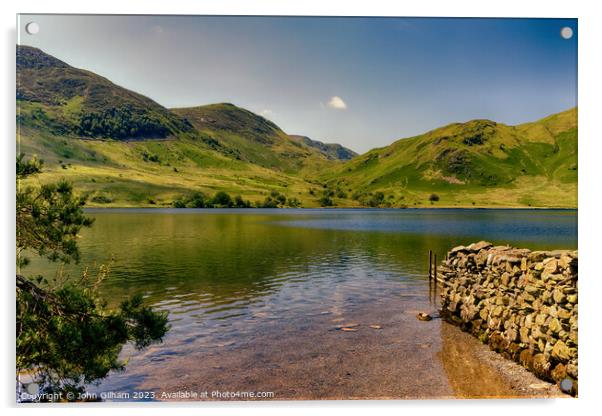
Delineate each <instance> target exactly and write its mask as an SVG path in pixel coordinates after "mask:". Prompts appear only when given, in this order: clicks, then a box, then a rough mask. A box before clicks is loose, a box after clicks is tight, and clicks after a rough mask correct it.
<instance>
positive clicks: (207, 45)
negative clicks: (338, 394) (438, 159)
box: [19, 15, 577, 152]
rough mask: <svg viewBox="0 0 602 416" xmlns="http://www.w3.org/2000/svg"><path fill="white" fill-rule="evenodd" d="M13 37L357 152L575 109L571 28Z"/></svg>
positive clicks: (397, 22)
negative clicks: (450, 127)
mask: <svg viewBox="0 0 602 416" xmlns="http://www.w3.org/2000/svg"><path fill="white" fill-rule="evenodd" d="M30 21H35V22H36V23H38V24H39V26H40V31H39V33H38V34H36V35H34V36H32V35H28V34H27V33H26V32H25V31H24V27H25V25H26V24H27V23H28V22H30ZM19 25H20V28H19V42H20V43H21V44H27V45H32V46H36V47H39V48H41V49H43V50H44V51H46V52H48V53H50V54H52V55H54V56H56V57H57V58H59V59H62V60H64V61H66V62H67V63H69V64H71V65H73V66H76V67H79V68H85V69H89V70H91V71H94V72H96V73H98V74H100V75H102V76H105V77H107V78H109V79H110V80H112V81H113V82H115V83H117V84H119V85H121V86H123V87H126V88H129V89H131V90H134V91H137V92H140V93H142V94H144V95H147V96H149V97H150V98H152V99H154V100H155V101H157V102H159V103H160V104H162V105H164V106H166V107H184V106H194V105H202V104H209V103H216V102H232V103H234V104H236V105H239V106H242V107H245V108H247V109H249V110H251V111H254V112H256V113H259V114H262V115H264V116H265V117H267V118H269V119H271V120H273V121H274V122H275V123H277V124H278V125H279V126H280V127H281V128H283V129H284V130H285V131H286V132H288V133H291V134H303V135H307V136H309V137H311V138H314V139H317V140H322V141H326V142H338V143H341V144H343V145H346V146H348V147H350V148H352V149H354V150H356V151H358V152H364V151H366V150H369V149H371V148H374V147H380V146H385V145H387V144H390V143H391V142H393V141H395V140H397V139H399V138H403V137H410V136H412V135H416V134H420V133H423V132H425V131H428V130H430V129H433V128H436V127H440V126H442V125H445V124H448V123H451V122H461V121H467V120H470V119H474V118H489V119H492V120H495V121H498V122H503V123H507V124H518V123H523V122H527V121H533V120H536V119H539V118H542V117H545V116H547V115H549V114H552V113H556V112H559V111H563V110H566V109H568V108H571V107H573V106H575V105H577V20H576V19H443V18H317V17H316V18H314V17H312V18H303V17H203V16H76V15H72V16H60V15H43V16H36V15H23V16H21V19H20V22H19ZM563 27H570V28H572V29H573V32H574V36H573V37H572V38H570V39H564V38H563V37H562V36H561V35H560V31H561V29H562V28H563Z"/></svg>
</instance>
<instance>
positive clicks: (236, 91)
mask: <svg viewBox="0 0 602 416" xmlns="http://www.w3.org/2000/svg"><path fill="white" fill-rule="evenodd" d="M18 24H19V40H18V45H17V50H16V53H17V86H16V96H17V123H18V136H17V141H18V152H19V155H18V157H17V180H18V187H17V211H16V212H17V218H16V221H17V238H16V244H17V253H18V259H17V260H18V264H19V267H18V273H17V274H18V276H17V306H18V307H17V316H16V319H17V344H16V354H17V369H16V370H17V378H18V382H17V392H16V394H17V400H18V401H20V402H30V401H84V400H94V401H96V400H98V401H106V402H109V401H182V400H186V401H208V400H221V401H230V400H263V401H271V400H299V399H301V400H321V399H324V400H326V399H433V398H476V397H479V398H485V397H490V398H509V397H534V398H542V397H570V396H575V395H577V383H578V371H577V365H578V361H577V330H578V328H577V315H578V307H577V304H578V298H577V264H578V254H577V166H578V164H577V100H576V85H577V72H576V70H577V60H576V59H577V58H576V57H577V36H578V26H577V21H576V19H457V18H403V17H399V18H377V17H357V18H347V17H228V16H100V15H29V14H28V15H20V16H19V22H18ZM42 161H43V162H42ZM542 208H545V209H542Z"/></svg>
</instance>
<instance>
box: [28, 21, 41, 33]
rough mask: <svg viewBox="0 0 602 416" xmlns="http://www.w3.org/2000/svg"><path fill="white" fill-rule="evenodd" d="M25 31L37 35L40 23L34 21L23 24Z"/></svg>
mask: <svg viewBox="0 0 602 416" xmlns="http://www.w3.org/2000/svg"><path fill="white" fill-rule="evenodd" d="M25 31H26V32H27V33H28V34H30V35H37V34H38V32H39V31H40V25H39V24H37V23H36V22H29V23H27V24H26V25H25Z"/></svg>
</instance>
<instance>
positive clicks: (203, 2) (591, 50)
mask: <svg viewBox="0 0 602 416" xmlns="http://www.w3.org/2000/svg"><path fill="white" fill-rule="evenodd" d="M595 5H596V2H594V1H587V2H586V1H582V2H578V1H574V0H573V1H568V0H565V1H556V0H548V1H532V2H527V1H524V0H505V1H501V0H498V1H497V2H495V3H493V2H490V1H474V0H454V1H445V0H438V1H434V0H431V1H421V2H402V1H398V2H392V1H391V2H386V1H382V0H371V1H368V2H354V1H352V0H331V1H326V0H298V1H289V0H263V1H262V0H221V1H208V0H169V1H165V0H145V1H140V0H98V1H97V2H94V3H93V2H90V1H82V0H50V1H43V0H37V1H34V0H19V1H18V2H16V1H14V2H13V3H8V2H7V1H6V0H5V1H3V2H2V3H1V6H0V7H1V8H2V14H1V15H0V16H1V17H0V18H1V19H2V29H3V35H4V37H3V42H2V44H1V48H2V62H3V64H2V65H0V68H1V69H0V70H1V71H2V83H1V84H0V85H1V87H0V88H2V100H3V101H2V102H3V104H4V105H3V111H2V112H1V117H2V119H1V123H0V125H1V126H2V127H3V129H4V137H3V138H2V152H0V156H1V157H2V168H1V170H0V172H1V175H2V181H1V183H2V194H3V198H2V203H1V204H0V207H1V209H2V216H1V219H2V226H1V229H2V231H3V232H2V239H1V241H2V247H1V249H0V255H1V256H2V262H1V263H0V264H2V265H3V268H4V270H5V272H6V273H4V276H3V278H2V279H3V280H2V284H3V289H4V290H2V299H1V300H0V304H1V305H2V308H1V309H2V315H3V316H2V324H3V325H2V328H3V329H2V330H3V331H14V305H13V304H12V302H13V299H14V298H13V293H14V292H13V291H14V283H13V280H12V270H11V268H12V269H14V202H13V201H14V191H15V189H14V155H15V144H14V143H15V140H14V137H15V126H14V123H15V122H14V120H15V118H14V114H15V112H14V111H15V99H14V85H15V74H14V45H15V43H16V29H15V25H16V13H19V12H20V13H97V14H102V13H111V14H117V13H119V14H236V15H308V16H310V15H330V16H337V15H345V16H363V15H371V16H446V17H452V16H454V17H462V16H465V17H576V18H579V29H578V30H579V34H578V35H579V248H580V252H581V256H580V257H581V262H580V263H581V275H582V281H581V290H580V295H581V296H580V302H579V303H580V307H581V316H580V322H579V326H580V329H581V331H580V339H581V342H580V349H579V355H580V368H579V370H580V374H579V385H580V386H579V387H580V389H579V394H580V397H579V399H577V400H568V399H567V400H550V401H541V400H480V401H477V400H471V401H405V402H280V403H265V402H263V403H250V404H244V403H221V404H207V403H204V404H194V405H181V404H165V405H158V406H157V405H151V406H144V410H143V411H144V412H145V413H147V412H148V414H150V415H155V414H162V413H164V412H165V411H166V410H167V409H170V410H171V411H173V412H177V413H178V414H182V413H186V414H188V413H190V414H203V413H209V414H232V413H236V414H238V413H241V412H242V410H243V409H245V413H249V414H256V415H264V414H282V413H283V411H286V414H291V415H295V414H307V413H308V412H311V413H317V414H332V413H333V412H345V414H350V415H360V414H361V415H363V414H365V413H367V412H370V411H377V412H379V414H380V413H382V414H400V413H401V412H403V413H406V414H413V413H417V412H420V413H423V412H427V413H431V412H432V413H437V414H445V415H448V414H480V415H482V414H484V413H483V412H486V413H485V414H487V416H490V415H497V414H500V415H504V416H507V415H508V413H512V414H521V413H523V412H533V413H543V412H545V413H546V415H548V414H564V415H566V414H580V413H581V412H584V413H586V412H587V413H589V412H588V410H589V411H591V410H593V409H594V406H596V405H597V404H598V403H597V402H598V401H599V397H601V396H602V395H601V394H600V393H599V392H598V386H601V383H600V378H599V377H600V374H601V372H600V370H601V368H600V367H601V366H600V361H601V360H600V358H599V357H600V349H601V348H602V342H601V337H600V335H599V333H596V332H597V331H600V329H601V328H602V325H601V323H600V322H601V319H600V311H599V309H598V308H597V306H598V304H599V303H600V300H599V299H598V297H599V296H600V295H601V294H602V290H601V289H602V287H601V283H600V282H601V281H602V273H600V267H599V266H598V267H596V263H595V262H596V260H597V256H599V255H600V254H599V253H598V252H597V251H599V250H600V244H599V239H600V238H601V237H602V233H601V231H602V230H601V227H600V220H599V215H597V214H598V211H599V209H598V207H600V206H602V205H601V204H597V203H599V202H602V197H601V196H600V195H601V194H602V191H601V189H602V186H600V184H599V181H598V179H599V178H600V167H599V166H600V163H601V162H600V158H602V146H601V144H600V143H601V141H602V130H601V129H602V126H601V120H600V119H601V117H600V109H599V107H600V105H599V100H600V97H601V96H602V94H601V92H602V91H601V89H600V74H602V67H601V62H600V54H601V53H600V49H601V48H600V46H599V39H602V29H601V28H602V21H601V18H600V14H599V13H597V10H596V6H595ZM13 333H14V332H13ZM1 338H2V341H1V342H0V345H1V346H2V354H1V357H2V361H1V362H2V366H1V367H0V375H1V377H0V379H1V384H0V400H1V404H2V405H3V406H4V407H9V409H8V411H9V413H10V414H13V413H17V412H19V413H22V412H25V413H30V412H32V413H33V412H34V411H35V410H34V408H32V407H27V408H25V409H23V408H20V409H16V408H15V407H14V405H13V401H14V393H13V392H14V379H13V371H14V370H13V368H14V366H13V365H14V337H12V338H11V337H10V336H6V335H5V334H3V336H2V337H1ZM475 382H478V380H475ZM84 406H85V407H84ZM84 406H82V405H78V406H76V408H77V407H79V408H80V409H81V410H84V411H85V412H86V413H90V414H99V415H100V414H102V415H104V414H106V413H107V410H109V411H110V412H111V413H117V414H122V413H123V414H125V413H126V412H127V413H131V412H132V411H135V410H134V408H136V407H138V405H136V404H128V405H125V407H121V408H120V407H117V406H114V405H111V406H110V409H108V406H107V404H103V405H100V406H99V405H84ZM284 409H286V410H284ZM40 410H41V411H43V412H44V414H56V413H57V412H62V411H65V410H67V411H69V412H71V411H73V410H75V409H73V408H72V406H70V407H69V409H67V407H66V406H55V407H51V408H48V407H44V408H42V409H40ZM592 413H593V412H592Z"/></svg>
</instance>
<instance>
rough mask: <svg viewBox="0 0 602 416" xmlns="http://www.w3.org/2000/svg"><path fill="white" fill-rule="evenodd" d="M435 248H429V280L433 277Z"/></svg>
mask: <svg viewBox="0 0 602 416" xmlns="http://www.w3.org/2000/svg"><path fill="white" fill-rule="evenodd" d="M432 272H433V250H429V281H430V280H431V278H432V277H433V273H432Z"/></svg>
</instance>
